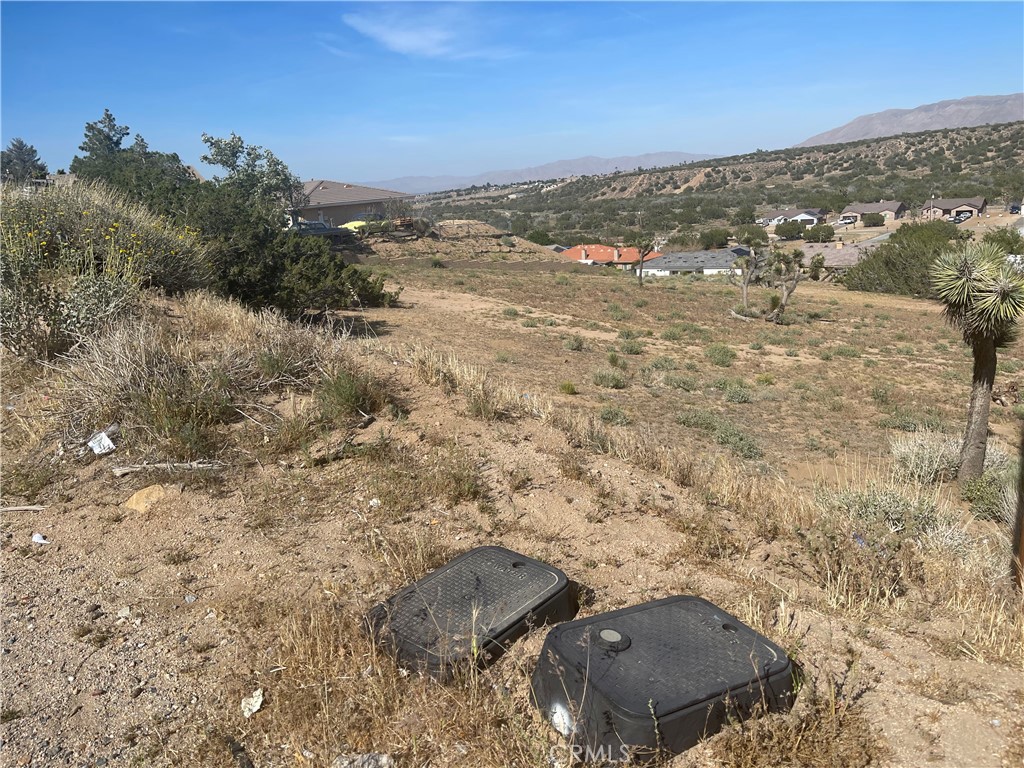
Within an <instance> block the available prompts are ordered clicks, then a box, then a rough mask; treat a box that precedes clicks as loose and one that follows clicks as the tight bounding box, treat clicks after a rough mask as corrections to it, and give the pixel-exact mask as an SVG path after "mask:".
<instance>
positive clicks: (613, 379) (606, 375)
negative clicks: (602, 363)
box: [594, 371, 626, 389]
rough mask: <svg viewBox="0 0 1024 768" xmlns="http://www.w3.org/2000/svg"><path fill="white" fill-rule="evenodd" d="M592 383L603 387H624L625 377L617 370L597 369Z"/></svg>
mask: <svg viewBox="0 0 1024 768" xmlns="http://www.w3.org/2000/svg"><path fill="white" fill-rule="evenodd" d="M594 385H595V386H598V387H604V388H605V389H625V388H626V377H625V376H623V375H622V374H621V373H620V372H619V371H598V372H597V373H595V374H594Z"/></svg>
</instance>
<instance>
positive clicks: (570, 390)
mask: <svg viewBox="0 0 1024 768" xmlns="http://www.w3.org/2000/svg"><path fill="white" fill-rule="evenodd" d="M558 391H559V392H561V393H562V394H563V395H576V394H579V390H577V389H576V385H575V384H573V383H572V382H571V381H563V382H562V383H561V384H559V385H558Z"/></svg>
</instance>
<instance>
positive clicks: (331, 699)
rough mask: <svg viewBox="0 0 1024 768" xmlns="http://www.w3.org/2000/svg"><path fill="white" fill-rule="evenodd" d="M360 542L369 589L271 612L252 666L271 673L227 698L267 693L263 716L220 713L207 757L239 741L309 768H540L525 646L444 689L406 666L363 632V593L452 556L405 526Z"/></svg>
mask: <svg viewBox="0 0 1024 768" xmlns="http://www.w3.org/2000/svg"><path fill="white" fill-rule="evenodd" d="M365 544H366V548H367V550H368V554H369V555H370V556H371V558H372V559H373V560H374V561H376V562H377V563H378V566H377V567H376V569H375V571H374V572H373V573H372V574H370V575H369V577H368V578H369V579H370V580H371V581H370V583H372V585H373V586H372V588H370V587H368V586H367V585H357V584H354V583H352V584H334V583H331V584H324V585H323V589H322V590H321V593H320V595H319V596H317V597H314V598H312V599H309V600H307V601H305V602H298V603H292V604H289V605H288V606H286V607H283V609H282V610H280V611H274V614H275V615H280V616H281V618H280V619H279V620H276V621H275V622H274V623H272V624H271V625H263V626H261V627H260V629H263V630H269V631H270V632H271V636H270V637H267V638H262V639H261V640H260V642H259V643H258V644H256V643H254V644H253V646H252V647H253V648H254V649H255V648H256V647H259V648H265V649H266V650H265V651H262V652H259V655H258V657H257V658H256V659H255V660H254V661H253V662H252V666H253V668H254V669H257V670H265V671H260V672H257V673H256V676H255V679H253V677H251V676H250V677H247V678H245V679H243V678H241V677H238V678H236V679H235V680H234V681H232V682H230V683H228V684H227V686H226V688H225V690H223V691H222V692H221V693H222V697H223V698H224V699H225V700H226V701H227V702H237V701H238V700H239V698H240V697H241V696H244V695H248V693H250V692H251V690H252V689H253V686H258V687H261V688H263V690H264V702H265V703H264V706H263V709H262V710H261V711H260V712H259V713H257V714H256V715H255V716H254V717H253V718H252V719H251V720H248V721H245V720H243V719H242V718H241V716H240V715H239V714H237V704H235V705H234V706H231V707H226V706H225V707H219V708H218V709H217V713H216V714H215V715H214V717H215V718H216V721H215V723H214V730H215V731H216V732H218V733H220V734H222V738H221V739H219V740H211V741H210V743H209V744H208V745H207V751H210V749H211V746H212V747H213V748H214V749H215V750H216V751H217V752H219V755H220V757H221V759H222V760H226V759H227V754H228V752H227V749H228V747H227V746H225V745H226V744H228V743H231V742H234V743H236V744H240V745H241V746H243V747H244V748H245V751H246V752H247V753H248V754H249V755H251V756H252V757H253V758H254V759H256V762H257V764H261V762H262V761H260V760H259V759H258V756H261V755H267V756H269V757H270V758H271V760H273V759H274V758H276V759H277V760H281V759H284V760H286V761H287V760H289V759H291V756H293V755H302V756H303V758H302V762H303V763H304V764H310V765H314V766H323V767H324V768H326V767H327V766H329V765H330V764H331V763H332V761H333V760H334V759H335V758H336V757H338V756H339V755H346V754H348V755H352V754H366V753H383V754H387V755H390V756H391V757H392V758H393V759H394V760H395V761H396V763H398V764H401V765H404V764H409V765H426V764H430V765H440V766H445V765H450V766H455V765H495V766H496V765H502V766H524V767H525V766H536V765H541V764H542V763H543V761H544V757H545V753H546V752H547V741H546V739H547V730H546V729H544V728H538V727H537V725H536V722H535V720H534V718H533V714H532V713H533V708H532V706H531V705H530V703H529V701H528V699H527V694H528V680H529V670H528V669H527V668H526V664H525V658H524V656H523V655H522V654H523V652H522V649H521V647H516V648H513V649H512V651H511V652H510V653H509V654H507V655H506V656H505V657H504V658H503V659H502V660H501V662H499V663H498V664H496V665H495V666H493V667H491V668H490V669H488V670H486V671H481V670H479V669H477V668H475V667H470V668H466V669H463V670H459V674H457V675H456V677H455V679H454V680H452V681H450V682H447V683H444V684H442V683H439V682H437V681H435V680H433V679H431V678H430V677H427V676H423V675H420V674H419V673H417V672H411V671H409V670H405V669H401V668H399V667H398V666H397V665H396V663H395V660H394V659H393V658H392V657H391V656H389V655H388V654H386V653H385V652H383V651H382V650H381V649H380V648H379V647H378V646H377V645H375V644H374V643H373V642H372V641H371V639H370V638H369V636H368V634H367V633H366V631H365V623H364V616H365V613H366V611H367V610H368V609H369V608H370V602H371V601H369V600H368V599H367V594H373V595H382V594H385V593H387V592H390V591H392V590H394V589H397V588H398V587H400V586H404V585H406V584H408V583H410V582H411V581H414V580H415V579H417V578H419V577H421V576H423V575H424V574H425V573H426V572H428V571H429V570H431V569H433V568H436V567H437V566H439V565H441V564H443V563H444V562H447V561H448V560H450V558H451V557H452V556H453V555H454V554H456V553H455V551H454V550H452V549H450V548H449V547H447V546H446V545H445V544H443V543H442V542H441V541H439V540H438V539H436V538H432V537H430V536H429V535H423V534H417V533H410V532H409V531H408V529H406V528H387V527H385V528H373V529H370V530H369V531H368V532H367V533H366V534H365ZM246 615H247V614H244V613H243V614H240V615H239V618H240V619H241V620H243V621H244V620H245V616H246ZM282 750H283V751H282ZM208 757H213V758H216V757H217V755H208Z"/></svg>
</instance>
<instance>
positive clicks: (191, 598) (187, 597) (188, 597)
mask: <svg viewBox="0 0 1024 768" xmlns="http://www.w3.org/2000/svg"><path fill="white" fill-rule="evenodd" d="M198 599H199V598H198V597H196V596H195V595H185V602H186V603H189V604H191V603H194V602H195V601H196V600H198Z"/></svg>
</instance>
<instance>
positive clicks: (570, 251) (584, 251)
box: [562, 244, 661, 274]
mask: <svg viewBox="0 0 1024 768" xmlns="http://www.w3.org/2000/svg"><path fill="white" fill-rule="evenodd" d="M562 256H564V257H565V258H567V259H571V260H573V261H577V262H579V263H580V264H586V265H588V266H594V265H597V266H603V267H615V268H616V269H622V270H625V271H633V270H634V269H635V268H636V266H637V265H638V264H639V263H640V251H638V250H637V249H636V248H617V247H615V246H613V245H600V244H594V245H574V246H573V247H572V248H567V249H566V250H564V251H562ZM659 256H661V254H660V253H658V252H657V251H653V252H651V253H649V254H647V256H646V257H644V273H645V274H646V272H647V266H646V265H647V264H648V263H649V262H650V261H651V260H652V259H656V258H658V257H659Z"/></svg>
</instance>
